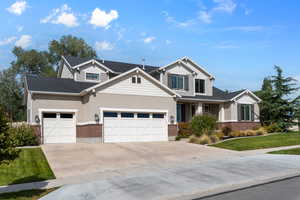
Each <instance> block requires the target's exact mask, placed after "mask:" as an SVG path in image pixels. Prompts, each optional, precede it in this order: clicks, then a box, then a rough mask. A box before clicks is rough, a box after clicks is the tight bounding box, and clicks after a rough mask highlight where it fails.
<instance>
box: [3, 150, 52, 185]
mask: <svg viewBox="0 0 300 200" xmlns="http://www.w3.org/2000/svg"><path fill="white" fill-rule="evenodd" d="M0 174H1V175H0V185H11V184H19V183H28V182H34V181H42V180H47V179H54V178H55V176H54V174H53V172H52V170H51V168H50V167H49V164H48V162H47V160H46V158H45V156H44V153H43V151H42V150H41V148H30V149H21V152H20V155H19V157H18V158H17V159H16V160H14V161H12V162H11V163H10V164H8V165H5V164H1V165H0Z"/></svg>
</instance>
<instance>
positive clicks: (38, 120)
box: [34, 115, 41, 124]
mask: <svg viewBox="0 0 300 200" xmlns="http://www.w3.org/2000/svg"><path fill="white" fill-rule="evenodd" d="M34 120H35V122H36V123H37V124H39V123H40V121H41V120H40V117H39V116H38V115H36V116H35V117H34Z"/></svg>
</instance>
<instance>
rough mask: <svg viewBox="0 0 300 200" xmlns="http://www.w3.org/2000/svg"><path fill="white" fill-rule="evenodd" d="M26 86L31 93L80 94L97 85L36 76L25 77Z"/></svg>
mask: <svg viewBox="0 0 300 200" xmlns="http://www.w3.org/2000/svg"><path fill="white" fill-rule="evenodd" d="M25 81H26V85H27V88H28V90H29V91H31V92H46V93H47V92H49V93H69V94H79V93H80V92H81V91H82V90H84V89H86V88H89V87H91V86H93V85H96V84H97V83H91V82H79V81H74V80H73V79H67V78H46V77H39V76H35V75H27V76H26V77H25Z"/></svg>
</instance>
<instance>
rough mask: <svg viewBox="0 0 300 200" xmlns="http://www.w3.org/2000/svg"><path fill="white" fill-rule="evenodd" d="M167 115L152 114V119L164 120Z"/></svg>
mask: <svg viewBox="0 0 300 200" xmlns="http://www.w3.org/2000/svg"><path fill="white" fill-rule="evenodd" d="M164 117H165V115H164V114H161V113H153V114H152V118H164Z"/></svg>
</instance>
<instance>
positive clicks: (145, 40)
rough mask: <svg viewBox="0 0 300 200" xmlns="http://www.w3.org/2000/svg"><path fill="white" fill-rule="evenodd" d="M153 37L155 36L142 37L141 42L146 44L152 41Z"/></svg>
mask: <svg viewBox="0 0 300 200" xmlns="http://www.w3.org/2000/svg"><path fill="white" fill-rule="evenodd" d="M155 39H156V38H155V37H153V36H150V37H146V38H144V39H143V42H144V43H146V44H147V43H151V42H153V41H154V40H155Z"/></svg>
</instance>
